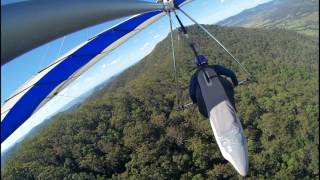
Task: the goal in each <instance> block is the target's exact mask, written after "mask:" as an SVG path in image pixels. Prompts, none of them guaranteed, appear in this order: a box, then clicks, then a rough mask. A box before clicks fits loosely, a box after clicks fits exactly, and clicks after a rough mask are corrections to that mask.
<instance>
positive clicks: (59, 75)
mask: <svg viewBox="0 0 320 180" xmlns="http://www.w3.org/2000/svg"><path fill="white" fill-rule="evenodd" d="M188 2H191V0H175V3H176V5H177V6H178V7H181V6H183V5H184V4H186V3H188ZM165 14H166V12H164V11H151V12H147V13H143V14H139V15H135V16H133V17H131V18H129V19H128V20H126V21H124V22H122V23H120V24H118V25H116V26H114V27H112V28H110V29H108V30H106V31H104V32H102V33H100V34H98V35H96V36H94V37H93V38H90V39H89V40H87V41H86V42H84V43H82V44H80V45H79V46H78V47H76V48H74V49H73V50H71V51H69V52H68V53H66V54H65V55H64V56H62V57H61V58H59V59H57V60H56V61H55V62H54V63H52V64H51V65H49V66H48V67H46V68H45V69H43V70H42V71H40V72H39V73H38V74H37V75H36V76H34V77H33V78H32V79H30V80H29V81H28V82H26V83H25V84H24V85H22V87H20V88H19V89H18V90H17V91H16V92H15V93H14V94H13V95H12V96H11V97H10V98H9V99H8V100H7V101H5V102H4V104H3V105H2V107H1V143H2V142H3V141H4V140H6V139H7V138H8V137H9V136H10V135H11V134H12V133H13V132H14V131H15V130H16V129H17V128H18V127H19V126H21V125H22V124H23V123H24V122H25V121H26V120H27V119H28V118H29V117H30V116H31V115H32V114H33V113H34V112H36V111H37V110H38V109H39V108H41V107H42V106H43V105H44V104H46V103H47V102H48V101H49V100H51V99H52V98H53V97H55V96H56V95H57V94H58V93H59V92H60V91H62V90H63V89H64V88H65V87H66V86H67V85H69V84H70V83H71V82H73V81H74V80H75V79H76V78H78V77H79V76H80V75H81V74H82V73H83V72H85V71H86V70H87V69H88V68H90V67H91V66H92V65H94V64H95V63H96V62H98V61H99V60H100V59H101V58H103V57H104V56H106V55H107V54H108V53H109V52H111V51H112V50H113V49H115V48H117V47H118V46H119V45H121V44H122V43H124V42H125V41H126V40H128V39H129V38H130V37H132V36H134V35H135V34H136V33H138V32H140V31H141V30H142V29H144V28H146V27H147V26H148V25H150V24H152V23H153V22H155V21H157V20H158V19H159V18H160V17H162V16H163V15H165Z"/></svg>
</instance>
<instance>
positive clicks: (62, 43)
mask: <svg viewBox="0 0 320 180" xmlns="http://www.w3.org/2000/svg"><path fill="white" fill-rule="evenodd" d="M65 39H66V36H63V38H62V42H61V44H60V47H59V51H58V55H57V58H58V57H59V56H60V53H61V49H62V47H63V45H64V40H65Z"/></svg>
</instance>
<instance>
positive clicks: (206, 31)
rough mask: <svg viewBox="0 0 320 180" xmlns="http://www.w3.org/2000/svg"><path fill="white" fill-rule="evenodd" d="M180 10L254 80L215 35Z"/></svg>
mask: <svg viewBox="0 0 320 180" xmlns="http://www.w3.org/2000/svg"><path fill="white" fill-rule="evenodd" d="M178 10H180V12H182V13H183V14H184V15H185V16H186V17H187V18H189V19H190V20H191V21H192V22H193V23H194V24H196V25H197V26H199V27H200V28H201V29H202V30H203V31H204V32H205V33H207V34H208V35H209V36H210V37H211V38H212V39H213V40H215V41H216V42H217V43H218V44H219V45H220V47H222V49H224V50H225V51H226V52H227V53H228V54H229V55H230V56H231V57H232V59H233V60H234V61H235V62H236V63H238V64H239V66H240V67H241V69H242V70H243V71H244V72H245V73H246V74H247V78H248V79H252V78H253V76H252V75H251V73H250V72H249V71H248V70H247V69H246V68H245V67H244V66H243V65H242V64H241V63H240V62H239V61H238V60H237V59H236V58H235V57H234V55H233V54H231V52H230V51H229V50H228V49H227V48H226V47H225V46H224V45H223V44H222V43H221V42H220V41H219V40H218V39H217V38H216V37H214V35H213V34H212V33H210V32H209V31H208V30H207V29H206V28H205V27H204V26H202V25H201V24H199V23H198V22H197V21H196V20H194V19H193V18H192V17H190V16H189V15H188V14H187V13H186V12H184V11H183V10H182V9H180V8H179V9H178Z"/></svg>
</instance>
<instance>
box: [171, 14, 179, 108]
mask: <svg viewBox="0 0 320 180" xmlns="http://www.w3.org/2000/svg"><path fill="white" fill-rule="evenodd" d="M168 16H169V21H170V38H171V49H172V60H173V69H174V80H175V84H176V94H177V104H178V106H179V105H180V99H179V97H180V96H179V92H180V89H179V84H178V78H177V66H176V55H175V49H174V42H173V41H174V39H173V29H172V18H171V13H170V12H169V13H168Z"/></svg>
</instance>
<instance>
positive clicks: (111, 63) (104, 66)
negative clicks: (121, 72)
mask: <svg viewBox="0 0 320 180" xmlns="http://www.w3.org/2000/svg"><path fill="white" fill-rule="evenodd" d="M119 61H120V57H119V58H117V59H115V60H113V61H111V62H109V63H105V64H103V65H102V69H105V68H107V67H109V66H111V65H113V64H116V63H117V62H119Z"/></svg>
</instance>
